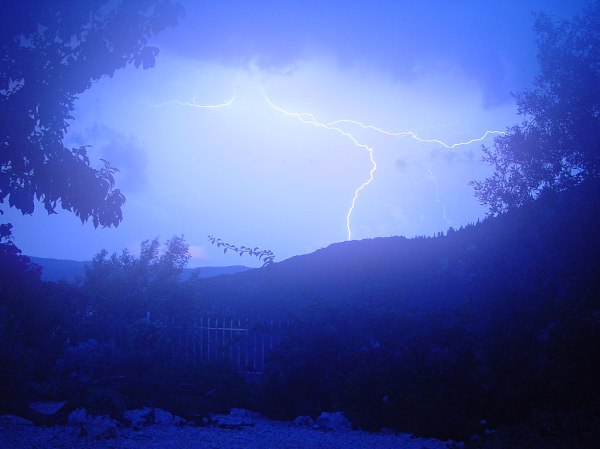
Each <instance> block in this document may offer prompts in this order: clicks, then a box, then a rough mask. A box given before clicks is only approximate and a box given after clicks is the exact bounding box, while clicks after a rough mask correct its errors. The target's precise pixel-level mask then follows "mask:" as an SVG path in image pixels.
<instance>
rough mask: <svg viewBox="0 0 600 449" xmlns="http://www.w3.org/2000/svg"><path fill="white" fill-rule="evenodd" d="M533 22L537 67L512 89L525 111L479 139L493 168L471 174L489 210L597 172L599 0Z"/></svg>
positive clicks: (599, 153) (521, 201) (515, 203)
mask: <svg viewBox="0 0 600 449" xmlns="http://www.w3.org/2000/svg"><path fill="white" fill-rule="evenodd" d="M535 30H536V32H537V35H538V40H537V46H538V60H539V63H540V67H541V73H540V74H539V75H538V76H537V77H536V80H535V88H534V89H532V90H528V91H525V92H522V93H519V94H518V95H516V101H517V106H518V112H519V114H521V115H523V116H524V118H525V119H524V121H523V122H522V123H521V124H518V125H515V126H513V127H511V128H509V129H508V130H507V133H506V134H504V135H501V136H498V137H496V138H495V139H494V145H493V146H492V147H485V146H484V147H483V151H484V154H485V156H484V161H486V162H488V163H489V164H491V165H492V166H493V168H494V173H493V174H492V175H491V176H490V177H489V178H487V179H485V180H483V181H475V182H473V185H474V187H475V195H476V196H477V198H478V199H479V200H480V201H481V203H482V204H485V205H487V206H489V210H490V213H491V214H492V215H496V214H499V213H501V212H504V211H506V210H508V209H509V208H512V207H519V206H522V205H523V204H525V203H528V202H530V201H531V200H532V199H535V198H537V197H539V195H540V194H541V193H542V192H544V191H545V190H555V191H561V190H564V189H566V188H569V187H571V186H573V185H576V184H579V183H580V182H582V181H583V180H584V179H590V178H595V177H598V176H600V143H599V141H598V135H599V134H600V2H597V1H596V2H594V3H592V4H591V5H590V6H589V7H588V8H587V9H586V11H585V12H584V13H583V14H582V15H580V16H578V17H575V18H574V19H573V20H572V21H565V20H560V19H557V18H555V17H550V16H545V15H543V14H542V15H540V16H538V18H537V20H536V25H535Z"/></svg>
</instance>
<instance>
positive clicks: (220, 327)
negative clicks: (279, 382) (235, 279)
mask: <svg viewBox="0 0 600 449" xmlns="http://www.w3.org/2000/svg"><path fill="white" fill-rule="evenodd" d="M161 327H162V333H163V335H164V336H165V337H166V338H165V340H163V341H166V342H167V345H168V346H169V348H168V349H167V350H168V352H169V353H170V354H171V363H173V364H182V363H184V364H191V365H198V364H201V363H205V362H208V361H218V360H221V361H223V362H225V363H228V364H230V365H232V366H233V367H235V369H237V370H238V371H241V372H254V373H261V372H262V371H263V368H264V365H265V358H266V356H267V355H268V353H269V352H270V351H271V350H272V349H273V348H274V347H276V346H277V345H278V344H279V343H280V342H281V330H282V324H281V322H272V321H271V322H268V323H267V322H263V323H250V322H248V321H247V320H241V319H237V320H232V319H219V318H210V317H201V318H199V319H198V320H195V321H194V322H193V324H192V325H191V326H177V325H175V324H173V323H172V324H165V325H163V326H161Z"/></svg>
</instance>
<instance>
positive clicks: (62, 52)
mask: <svg viewBox="0 0 600 449" xmlns="http://www.w3.org/2000/svg"><path fill="white" fill-rule="evenodd" d="M182 14H183V9H182V7H181V6H180V5H179V4H177V3H173V2H172V1H171V0H136V1H120V2H108V1H106V0H91V1H85V2H68V3H64V2H58V1H34V0H25V1H19V2H6V4H4V5H3V7H2V13H1V14H0V147H1V151H0V207H1V205H2V204H4V202H5V200H6V199H8V205H9V207H14V208H16V209H18V210H20V211H21V212H22V213H23V214H31V213H32V212H33V211H34V207H35V206H34V203H35V201H36V200H37V201H39V202H41V203H42V204H43V206H44V208H45V209H46V211H47V212H48V213H49V214H53V213H56V209H57V207H58V206H59V205H60V207H62V209H65V210H67V211H70V212H73V213H74V214H75V215H76V216H77V217H78V218H79V219H80V220H81V221H82V222H86V221H88V220H89V219H90V218H91V220H92V222H93V224H94V226H95V227H97V226H99V225H100V226H103V227H106V226H117V225H118V224H119V223H120V222H121V220H122V210H121V208H122V205H123V203H124V201H125V197H124V196H123V194H122V193H121V192H120V191H119V189H116V188H115V182H114V173H115V172H116V169H115V168H113V167H111V166H110V164H109V163H108V162H107V161H102V162H103V166H101V167H100V168H95V167H93V166H92V163H91V161H90V159H89V157H88V155H87V147H86V146H82V147H80V148H66V147H65V146H64V145H63V138H64V135H65V132H66V131H67V128H68V122H69V120H71V119H72V116H71V112H72V110H73V107H74V103H75V100H77V97H78V95H80V94H81V93H82V92H84V91H85V90H87V89H89V88H90V87H91V86H92V84H93V83H94V82H95V81H98V80H99V79H101V78H103V77H105V76H108V77H112V76H113V74H114V72H115V70H117V69H119V68H122V67H125V66H126V65H128V64H130V63H134V64H135V66H136V67H139V66H140V65H141V66H142V67H143V68H144V69H146V68H150V67H153V66H154V60H155V57H156V55H157V54H158V48H156V47H151V46H148V45H147V43H148V39H149V38H150V37H151V36H153V35H155V34H157V33H159V32H160V31H162V30H163V29H165V28H167V27H169V26H174V25H176V24H177V21H178V19H179V17H181V16H182ZM1 213H2V210H1V209H0V214H1Z"/></svg>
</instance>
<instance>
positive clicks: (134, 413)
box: [123, 407, 155, 430]
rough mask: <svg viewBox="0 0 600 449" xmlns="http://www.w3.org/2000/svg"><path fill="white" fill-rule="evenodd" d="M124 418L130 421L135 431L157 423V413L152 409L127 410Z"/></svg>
mask: <svg viewBox="0 0 600 449" xmlns="http://www.w3.org/2000/svg"><path fill="white" fill-rule="evenodd" d="M123 416H124V418H125V419H126V420H127V421H129V423H130V424H131V427H132V428H133V429H134V430H139V429H141V428H142V427H146V426H150V425H152V424H154V423H155V412H154V409H153V408H150V407H144V408H138V409H135V410H127V411H126V412H125V413H124V415H123Z"/></svg>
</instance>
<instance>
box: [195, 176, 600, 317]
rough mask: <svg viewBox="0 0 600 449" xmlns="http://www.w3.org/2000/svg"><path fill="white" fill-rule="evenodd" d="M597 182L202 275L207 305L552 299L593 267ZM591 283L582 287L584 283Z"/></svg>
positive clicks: (599, 252)
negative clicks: (446, 224) (419, 232)
mask: <svg viewBox="0 0 600 449" xmlns="http://www.w3.org/2000/svg"><path fill="white" fill-rule="evenodd" d="M597 184H598V183H597V182H589V183H586V184H585V185H581V186H578V187H577V188H574V189H573V190H571V191H568V192H562V193H560V194H547V195H545V196H544V197H542V198H540V199H539V200H538V201H536V202H535V203H533V204H530V205H529V206H526V207H522V208H520V209H518V210H514V211H512V212H510V213H507V214H504V215H501V216H498V217H494V218H488V219H485V220H483V221H482V222H479V223H477V224H475V225H468V226H466V227H464V228H461V229H459V230H453V229H452V228H451V229H450V230H449V231H448V232H447V233H446V234H445V235H443V236H438V237H417V238H412V239H407V238H404V237H386V238H376V239H370V240H361V241H351V242H343V243H336V244H332V245H330V246H329V247H327V248H324V249H321V250H318V251H316V252H314V253H312V254H308V255H303V256H296V257H292V258H290V259H287V260H285V261H282V262H279V263H275V264H273V265H272V266H268V267H265V268H261V269H255V270H249V271H246V272H243V273H237V274H234V275H231V276H225V277H219V278H212V279H204V280H202V281H201V282H200V283H199V284H198V289H199V291H200V292H201V297H202V298H203V300H204V301H206V302H207V303H210V305H211V307H217V308H221V310H222V311H223V312H224V313H227V312H228V311H230V312H233V310H235V311H236V312H238V313H240V312H242V311H243V313H245V314H249V315H260V316H263V315H264V314H267V315H272V316H278V317H282V316H285V315H287V314H289V313H292V312H297V311H298V310H300V309H302V308H304V307H306V306H308V305H311V306H314V305H315V304H320V305H322V306H325V305H331V306H333V305H342V304H348V303H360V302H363V303H370V304H372V305H378V306H379V307H391V308H394V309H395V308H399V307H402V308H405V309H406V308H408V309H414V310H425V309H429V308H431V307H442V308H444V307H453V306H458V305H460V304H464V303H467V302H469V301H476V302H480V303H493V301H495V300H500V299H501V298H500V297H501V296H505V297H507V298H512V299H511V300H512V301H517V300H518V298H523V299H525V298H528V297H529V296H530V295H532V294H533V295H535V294H536V292H537V293H540V294H541V293H542V290H543V294H544V295H547V294H552V295H553V296H555V297H556V298H561V297H563V296H565V295H570V294H575V293H576V292H579V293H581V292H582V291H583V290H586V289H588V290H589V288H591V284H592V283H594V281H595V279H597V277H596V276H595V275H597V274H599V273H598V266H599V265H598V264H599V260H600V257H599V256H600V239H599V233H598V232H597V231H598V223H599V222H600V221H599V220H600V213H599V208H598V207H597V206H596V204H595V201H594V198H596V197H597V194H598V192H599V189H598V185H597ZM586 285H587V286H589V288H588V287H586Z"/></svg>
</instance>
